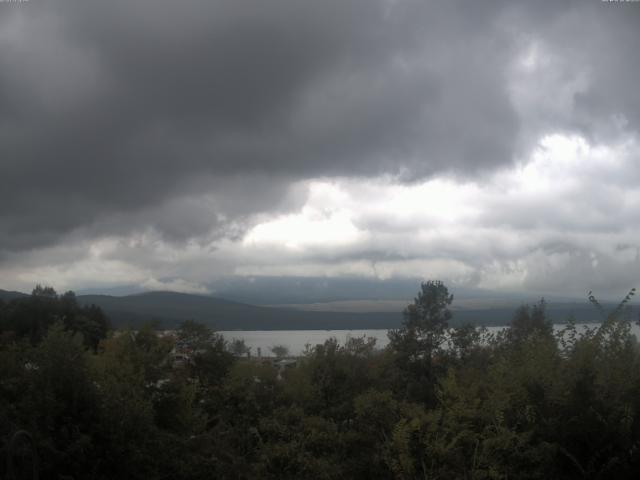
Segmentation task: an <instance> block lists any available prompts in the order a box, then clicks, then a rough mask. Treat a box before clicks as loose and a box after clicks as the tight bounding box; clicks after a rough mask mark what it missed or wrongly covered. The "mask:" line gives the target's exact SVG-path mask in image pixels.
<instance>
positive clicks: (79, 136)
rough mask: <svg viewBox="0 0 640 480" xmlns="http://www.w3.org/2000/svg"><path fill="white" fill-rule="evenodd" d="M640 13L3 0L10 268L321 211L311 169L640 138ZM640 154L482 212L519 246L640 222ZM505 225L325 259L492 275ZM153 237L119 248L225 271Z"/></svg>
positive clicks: (320, 174)
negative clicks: (556, 137)
mask: <svg viewBox="0 0 640 480" xmlns="http://www.w3.org/2000/svg"><path fill="white" fill-rule="evenodd" d="M638 25H640V8H638V6H637V5H635V4H633V3H629V4H624V3H615V4H610V3H608V2H592V3H586V2H578V1H575V2H557V1H548V2H546V1H545V2H536V3H535V6H534V5H533V4H530V3H524V2H506V1H491V2H463V1H432V2H423V1H419V0H406V1H395V0H328V1H323V2H301V1H299V0H274V1H271V2H268V4H265V3H264V2H259V1H257V0H250V1H247V2H238V1H237V0H218V1H200V0H192V1H183V2H175V1H166V0H161V1H153V2H152V1H149V0H129V1H124V0H113V1H109V2H98V1H86V2H82V3H78V2H71V1H66V0H60V1H57V2H43V1H38V0H31V1H30V2H28V3H18V4H14V3H0V220H1V221H0V262H8V263H7V264H10V265H16V261H17V260H16V259H17V258H20V252H26V251H29V250H32V249H41V248H47V247H50V248H53V249H55V248H56V246H58V245H60V244H62V243H64V242H70V243H72V244H73V246H72V247H70V248H71V250H69V251H73V252H77V249H79V248H81V247H78V245H82V244H84V243H83V242H85V243H86V242H89V243H90V242H91V240H92V239H100V238H108V237H114V238H119V239H126V238H127V236H135V235H150V236H151V237H153V238H155V236H157V237H158V241H161V242H167V243H169V244H174V245H177V244H187V243H189V242H195V243H196V244H198V245H201V246H203V248H205V250H207V249H211V248H215V247H213V246H212V245H213V244H215V243H216V242H222V241H223V240H225V241H226V240H229V239H230V241H237V240H238V239H240V238H242V236H243V235H244V233H245V232H246V231H247V230H248V229H249V228H250V227H251V226H252V225H253V224H255V223H256V222H258V221H260V220H263V219H265V218H267V217H269V216H273V215H275V214H278V213H283V212H287V211H294V210H297V209H299V208H300V207H301V206H302V205H304V204H305V201H306V199H307V198H306V196H307V192H306V190H305V183H304V182H305V181H307V180H310V179H314V178H338V177H340V178H354V177H357V178H374V177H379V176H383V175H387V176H391V177H392V178H394V179H395V181H397V182H400V183H404V184H415V183H417V182H420V181H422V180H424V179H425V178H430V177H433V176H436V177H437V176H443V175H446V176H448V178H456V179H463V180H464V181H468V182H471V183H475V184H477V185H488V183H487V182H489V183H490V182H491V181H493V180H491V178H493V177H492V175H494V174H495V172H496V171H500V170H501V169H509V168H510V167H512V166H513V165H514V164H516V163H517V162H523V161H524V160H526V159H528V158H529V155H530V152H531V149H532V148H533V146H535V145H537V144H538V142H539V140H540V138H541V137H542V136H544V135H547V134H552V133H558V132H564V133H567V134H571V133H575V134H578V135H580V136H583V137H584V138H585V139H587V140H588V141H590V142H593V143H594V144H601V145H605V146H606V145H608V144H609V143H616V144H619V143H620V142H622V141H624V140H625V139H633V138H634V137H635V138H636V139H637V136H638V133H639V132H640V90H639V89H638V88H637V78H638V74H639V73H640V57H638V55H637V50H638V47H640V30H639V29H638V28H637V27H638ZM637 152H638V149H637V148H635V149H634V148H632V149H630V150H629V153H628V155H629V158H627V159H626V160H625V165H627V167H628V168H627V169H626V170H625V171H621V170H620V169H611V170H610V171H607V170H606V169H602V168H600V169H598V170H597V171H596V172H595V173H596V174H597V177H593V178H589V177H588V174H589V172H586V173H585V172H582V173H579V167H576V168H575V171H569V170H564V171H562V173H563V174H568V175H573V174H574V173H575V176H576V178H577V179H578V180H577V182H578V184H577V186H576V187H575V188H574V189H568V190H564V191H561V192H555V193H554V194H553V195H550V196H549V197H548V198H547V199H539V198H527V197H526V196H520V197H517V198H514V199H511V200H510V202H509V203H508V204H505V203H504V201H503V197H504V195H503V194H502V193H501V192H500V187H501V186H499V185H493V186H492V187H491V188H494V187H495V188H494V190H493V191H494V192H495V194H494V195H489V196H488V197H486V198H485V199H484V202H485V203H484V204H483V206H484V207H485V208H484V210H483V212H482V214H481V215H480V216H479V217H478V218H476V219H474V220H473V222H475V224H472V226H475V227H477V228H479V229H482V228H494V229H504V230H505V231H506V233H504V235H503V237H504V238H506V237H508V236H509V235H510V233H509V231H518V232H520V231H526V230H531V231H539V230H551V231H553V232H554V235H562V234H567V235H568V234H570V233H571V234H573V233H576V234H577V233H582V234H585V235H586V234H592V233H593V232H601V233H602V232H609V233H611V232H613V233H615V232H619V231H621V230H623V229H624V225H625V224H627V225H628V224H630V223H634V222H637V208H636V206H637V199H635V197H634V198H632V199H629V198H628V196H626V195H625V192H627V190H628V189H630V188H632V186H633V185H634V184H635V183H637V180H638V179H639V178H640V169H639V168H638V167H637V165H639V164H640V163H639V162H638V161H637V160H638V159H637ZM634 155H635V157H634ZM594 192H596V193H597V194H599V196H601V197H604V200H599V201H595V200H594ZM422 220H423V221H428V219H427V220H425V219H424V218H423V219H422ZM355 222H356V224H357V226H358V227H359V228H360V227H362V228H364V229H371V230H372V231H376V232H386V233H388V234H389V235H390V236H391V237H392V238H396V237H394V235H397V234H399V233H400V232H405V233H407V234H410V232H412V231H414V230H415V228H414V225H412V223H411V222H412V220H411V219H408V220H405V219H402V218H399V217H397V216H393V215H388V213H385V212H383V213H379V212H371V213H370V214H368V216H367V215H365V216H363V217H362V218H358V219H355ZM149 232H151V233H149ZM552 236H553V235H552ZM498 237H499V235H498V234H496V236H495V237H493V236H492V237H491V241H487V242H486V243H483V242H482V241H480V240H478V241H479V243H480V244H481V245H483V246H484V247H486V248H484V249H482V248H476V249H473V250H471V249H469V248H468V245H467V244H466V243H464V242H462V244H460V245H458V244H456V243H455V242H450V243H449V244H447V245H446V248H445V247H443V249H442V250H441V251H439V252H433V253H432V254H429V255H423V254H420V253H419V250H420V249H421V248H423V244H422V243H420V242H417V243H416V244H415V245H413V244H412V242H410V241H408V242H406V245H405V247H406V248H397V246H396V245H392V244H389V243H385V241H383V240H379V239H378V240H375V241H372V242H370V243H369V244H367V245H364V246H363V247H362V248H360V247H353V249H351V250H350V249H344V250H340V248H336V250H335V252H334V253H327V252H324V251H318V252H311V253H309V254H308V255H307V256H306V257H305V258H307V259H308V260H309V261H313V262H318V263H323V262H324V263H330V262H343V261H355V262H359V261H362V262H365V263H366V262H370V263H376V262H384V261H387V262H392V261H393V262H402V261H418V260H421V259H424V258H427V259H428V260H431V259H437V258H442V257H447V258H450V259H454V260H456V259H457V260H459V261H460V262H462V263H464V264H465V265H469V266H470V268H472V269H475V271H481V270H482V269H484V268H485V266H486V265H487V264H490V263H491V261H492V259H494V258H495V259H499V260H505V261H510V260H511V259H513V258H515V257H514V256H513V255H511V253H510V252H509V248H510V247H505V248H504V249H502V250H501V249H500V248H497V247H496V246H495V243H496V242H498V243H499V240H497V239H498ZM536 238H538V239H539V240H540V242H542V243H544V242H546V241H548V240H549V236H545V235H537V236H536ZM122 241H123V242H125V241H124V240H122ZM393 241H394V242H396V243H397V241H396V240H393ZM492 242H493V243H492ZM125 243H126V242H125ZM505 243H506V244H508V242H507V241H505ZM577 243H579V242H577ZM147 247H148V245H147V244H144V242H143V243H142V246H141V247H139V248H133V247H130V246H126V247H123V246H121V248H120V249H116V251H114V252H112V253H110V254H105V258H107V259H120V260H122V261H125V262H128V264H131V265H136V266H137V267H139V269H140V270H141V271H142V270H145V269H148V270H149V271H153V270H154V269H160V270H162V272H161V276H164V277H167V278H174V277H175V278H177V277H178V276H180V275H182V276H188V275H185V271H186V270H185V269H186V267H185V265H189V268H191V269H193V270H191V272H198V273H197V274H196V273H194V276H195V277H198V281H201V280H204V273H202V272H204V271H205V270H206V269H207V268H211V266H210V265H208V264H207V265H206V266H202V258H201V257H197V258H194V259H188V260H186V259H185V260H183V261H184V262H185V263H183V264H182V265H183V266H182V267H181V268H182V271H181V272H178V271H177V268H176V267H174V266H169V267H166V266H164V265H165V263H164V262H163V261H158V259H157V258H156V256H155V255H156V254H157V252H151V251H150V252H148V253H147V254H146V255H145V254H143V253H142V250H144V248H147ZM574 247H575V248H578V249H579V248H582V247H581V246H579V245H578V246H576V245H574ZM527 248H529V249H530V250H529V253H530V252H532V251H546V250H544V248H546V247H543V246H541V244H540V245H535V244H533V243H532V244H531V245H528V246H527ZM584 248H586V247H584ZM320 250H321V249H320ZM505 250H506V251H507V253H504V251H505ZM45 251H51V250H45ZM207 251H208V250H207ZM585 251H586V250H585ZM501 252H502V253H501ZM529 253H528V254H529ZM518 254H519V255H524V254H523V253H522V251H519V253H518ZM528 254H527V255H528ZM265 255H268V253H266V254H265ZM25 257H26V255H25ZM36 257H37V258H40V257H39V256H38V255H36ZM301 257H304V255H301ZM580 258H582V257H580ZM585 258H586V257H585ZM33 261H35V260H33ZM216 261H217V262H219V263H218V264H219V265H224V269H226V271H232V270H233V261H231V260H229V259H218V260H216ZM189 262H191V263H189ZM576 262H577V261H576ZM257 263H259V262H257ZM574 263H575V262H574ZM578 263H580V262H577V263H575V264H576V265H577V264H578ZM605 263H606V262H604V260H603V263H601V265H604V264H605ZM612 264H613V263H612ZM571 265H574V264H571ZM572 268H573V267H572ZM576 268H577V267H576ZM602 268H604V267H602ZM570 270H571V269H570ZM574 270H575V269H574ZM571 271H573V270H571ZM575 272H577V273H576V275H581V274H582V273H583V272H582V271H581V270H579V269H577V270H575ZM581 272H582V273H581ZM141 275H142V274H141ZM531 275H533V273H532V274H531ZM476 276H477V275H476ZM158 278H160V277H158ZM474 278H475V277H474ZM531 278H533V277H531ZM541 278H542V277H541ZM528 281H529V282H530V284H531V285H536V282H535V281H534V280H531V279H529V280H528Z"/></svg>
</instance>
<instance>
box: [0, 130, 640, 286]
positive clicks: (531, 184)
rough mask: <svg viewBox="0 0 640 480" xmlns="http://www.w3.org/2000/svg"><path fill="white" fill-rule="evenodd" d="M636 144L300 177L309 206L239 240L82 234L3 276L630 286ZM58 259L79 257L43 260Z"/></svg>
mask: <svg viewBox="0 0 640 480" xmlns="http://www.w3.org/2000/svg"><path fill="white" fill-rule="evenodd" d="M638 152H639V149H638V147H637V144H636V143H635V140H634V139H625V141H624V142H621V143H620V144H616V145H592V144H590V143H589V142H588V141H587V140H586V139H585V138H583V137H580V136H577V135H560V134H554V135H548V136H545V137H543V138H541V139H540V141H539V142H538V144H537V146H536V147H535V148H534V149H533V150H532V152H531V154H530V156H529V157H528V158H527V159H526V161H521V162H519V163H517V164H515V165H514V166H513V167H511V168H509V169H502V170H500V171H497V172H496V173H494V174H492V175H490V176H487V177H485V178H484V179H483V180H482V181H475V182H471V181H461V180H458V179H456V178H454V177H434V178H431V179H428V180H426V181H423V182H419V183H413V184H402V183H400V182H398V181H397V180H396V179H395V178H394V177H390V176H384V177H379V178H375V179H366V178H346V177H341V178H323V179H317V180H311V181H306V182H304V183H302V184H301V185H302V188H305V189H306V190H307V196H306V200H305V201H304V202H303V204H302V205H301V206H300V207H299V209H296V210H294V211H291V212H290V213H287V214H281V215H278V216H274V217H271V218H269V217H268V216H265V215H264V214H263V215H260V216H256V217H255V220H254V222H255V223H253V224H252V225H250V226H249V228H247V229H246V231H245V233H244V235H242V236H241V237H240V238H238V239H235V240H234V239H231V238H222V239H216V238H215V236H207V235H205V236H203V237H196V238H193V239H190V240H188V241H185V242H182V243H180V242H179V243H176V242H172V241H169V240H167V239H166V238H164V237H163V236H162V235H161V234H160V233H158V232H156V231H154V230H149V229H143V230H141V231H139V232H137V233H134V234H130V235H123V236H119V237H118V236H109V237H104V238H102V239H98V240H95V241H92V242H90V243H88V244H83V243H80V244H77V245H75V244H73V242H71V243H70V245H69V247H68V248H69V252H68V253H65V250H64V249H62V250H60V248H61V247H57V248H58V250H57V251H47V250H43V251H42V252H41V253H39V254H37V253H34V255H35V257H34V261H33V264H34V267H33V268H25V264H24V262H23V263H22V264H21V265H20V269H19V271H18V268H17V267H16V268H15V270H12V268H11V266H10V265H9V266H6V267H5V268H4V269H3V270H1V271H0V274H3V275H8V276H14V277H15V278H18V279H19V281H20V282H22V283H21V285H22V284H24V285H25V287H23V288H30V287H31V286H32V285H33V284H35V283H37V282H45V283H50V284H53V285H56V286H57V287H58V288H59V289H67V288H79V287H81V288H86V287H91V286H99V285H105V286H109V285H113V286H115V285H119V284H120V285H122V284H135V285H139V286H140V287H142V288H144V289H147V290H174V291H181V292H189V293H207V292H208V291H209V289H208V287H207V282H209V281H210V280H211V278H212V277H215V276H220V275H225V274H235V275H275V276H278V275H296V276H328V277H333V276H341V275H356V276H362V277H376V278H380V279H386V278H391V277H403V276H420V277H424V278H442V279H445V280H446V281H448V282H450V283H452V285H453V286H455V285H465V286H475V287H482V288H489V289H501V290H523V289H529V290H536V291H545V290H546V291H554V292H555V293H560V292H566V293H579V294H582V293H584V290H585V289H589V288H594V289H599V290H600V291H603V290H605V289H609V288H615V287H616V286H618V285H619V286H620V287H619V288H622V287H624V288H626V287H628V286H629V285H634V284H637V283H638V280H639V279H638V272H640V259H639V256H640V255H639V254H638V251H640V244H639V243H638V238H640V227H639V226H640V188H638V187H637V186H634V187H632V188H629V187H625V188H621V187H619V185H620V183H621V182H628V181H629V176H630V175H634V174H635V175H637V172H636V170H635V168H636V167H635V165H634V163H633V161H634V159H635V158H637V155H638ZM634 172H636V173H634ZM614 179H617V180H615V181H614ZM612 202H613V204H614V206H613V208H612ZM83 249H84V252H85V254H84V257H83V258H80V259H77V258H76V257H77V256H78V255H77V252H79V251H83ZM56 257H59V258H76V259H75V260H74V261H68V262H66V261H65V262H61V263H59V264H51V263H49V264H47V266H42V265H41V264H40V262H39V260H38V258H56ZM102 279H108V281H104V280H102ZM21 285H18V287H21Z"/></svg>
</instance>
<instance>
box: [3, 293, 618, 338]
mask: <svg viewBox="0 0 640 480" xmlns="http://www.w3.org/2000/svg"><path fill="white" fill-rule="evenodd" d="M26 296H27V295H26V294H24V293H20V292H8V291H5V290H0V299H2V300H4V301H9V300H11V299H14V298H21V297H26ZM77 300H78V303H80V304H81V305H91V304H95V305H97V306H99V307H100V308H102V310H103V311H104V312H105V313H106V314H107V316H108V317H109V319H110V320H111V323H112V325H113V326H114V327H116V328H117V327H123V326H132V327H136V326H140V325H142V324H143V323H146V322H149V321H156V322H158V326H159V327H161V328H174V327H176V326H177V325H178V324H179V323H180V322H182V321H183V320H196V321H198V322H202V323H204V324H206V325H208V326H210V327H212V328H214V329H217V330H329V329H332V330H333V329H336V330H339V329H375V328H397V327H398V326H399V325H400V324H401V322H402V313H401V310H402V309H401V308H400V309H399V310H398V311H397V312H389V311H386V312H380V311H378V312H376V311H374V312H336V311H309V310H305V306H304V305H301V306H300V308H296V309H293V308H284V307H266V306H256V305H250V304H247V303H240V302H233V301H230V300H224V299H220V298H216V297H212V296H205V295H193V294H186V293H175V292H148V293H141V294H136V295H128V296H110V295H79V296H78V297H77ZM531 303H533V302H531ZM454 305H455V301H454ZM517 306H518V305H517V304H514V305H504V306H501V307H490V308H486V307H483V308H478V307H464V308H456V309H454V310H453V318H452V320H451V324H452V325H453V326H456V325H462V324H465V323H471V324H474V325H508V324H509V322H510V321H511V319H512V318H513V314H514V311H515V309H516V308H517ZM605 307H608V306H607V304H605ZM547 311H548V314H549V317H550V318H551V319H552V320H553V321H554V322H556V323H562V322H564V321H566V320H567V319H568V318H569V316H571V315H573V316H574V317H575V319H576V321H578V322H597V321H599V320H600V318H599V316H598V312H597V311H596V310H595V309H594V308H592V306H591V305H589V303H588V302H586V301H585V302H582V303H569V302H565V303H550V304H549V305H548V310H547Z"/></svg>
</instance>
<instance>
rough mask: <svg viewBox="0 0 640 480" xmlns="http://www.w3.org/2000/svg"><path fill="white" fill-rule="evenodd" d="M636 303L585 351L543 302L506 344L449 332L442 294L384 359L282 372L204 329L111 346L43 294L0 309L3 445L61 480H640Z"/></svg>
mask: <svg viewBox="0 0 640 480" xmlns="http://www.w3.org/2000/svg"><path fill="white" fill-rule="evenodd" d="M629 299H630V296H628V297H627V298H626V299H625V301H623V304H622V306H621V308H618V309H616V310H615V311H614V312H613V314H612V315H609V316H607V315H606V314H605V319H604V321H603V323H602V324H601V325H599V326H594V327H593V328H591V329H590V330H588V331H586V332H584V333H582V332H579V331H578V328H577V327H576V326H575V325H574V324H573V323H571V322H570V323H568V324H567V325H566V327H565V328H564V329H563V331H561V332H556V333H554V331H553V329H552V328H551V323H550V321H549V319H548V318H547V316H546V312H545V304H544V302H543V301H542V302H540V303H539V304H537V305H534V306H532V307H529V306H523V307H522V308H520V309H518V311H517V312H516V313H515V315H514V319H513V324H512V327H511V328H509V329H507V330H505V331H504V332H502V333H501V334H498V335H491V334H489V333H488V332H487V331H486V330H482V329H477V328H474V327H472V326H466V327H462V328H457V329H449V328H448V322H449V320H450V319H451V312H450V310H449V306H450V304H451V302H452V300H453V298H452V296H451V295H450V294H449V292H448V289H447V288H446V286H445V285H443V284H442V283H440V282H427V283H425V284H423V285H422V286H421V290H420V292H419V293H418V296H417V298H416V299H415V301H414V303H413V304H412V305H410V306H409V307H407V309H406V311H405V323H404V325H403V327H402V328H400V329H399V330H397V331H394V332H391V333H390V344H389V346H388V347H387V348H385V349H383V350H378V349H376V346H375V342H374V341H373V339H368V338H351V339H350V340H349V341H347V342H346V344H344V345H340V344H338V342H336V341H335V340H333V339H332V340H328V341H326V342H325V343H324V344H321V345H316V346H310V347H309V348H308V349H307V352H306V353H305V354H304V355H303V356H302V357H301V358H299V359H297V362H296V363H291V364H290V365H289V366H287V367H286V368H285V367H284V366H283V365H284V364H283V363H276V362H275V361H273V360H266V359H257V358H255V357H250V356H249V352H248V349H247V348H246V346H245V345H244V344H240V343H237V344H233V345H228V344H227V343H226V341H225V340H224V339H223V338H222V337H221V336H219V335H217V334H215V333H214V332H211V331H210V330H209V329H208V328H206V327H204V326H203V325H200V324H198V323H195V322H185V323H183V325H182V327H181V329H180V330H179V331H178V332H177V334H176V335H174V336H163V335H160V334H159V333H158V332H157V331H155V330H154V329H153V328H151V327H150V326H149V327H145V328H142V329H139V330H138V331H135V332H134V331H118V332H109V333H107V324H106V319H105V318H104V316H103V315H102V314H101V312H100V311H99V309H95V308H79V307H78V306H77V305H76V304H75V302H74V297H73V295H72V294H65V295H62V296H58V295H56V294H55V292H53V290H51V289H46V288H45V289H43V288H39V289H36V290H35V291H34V294H33V295H32V296H31V297H29V298H27V299H20V300H14V301H12V302H9V303H5V304H0V333H1V337H0V338H1V340H0V442H6V441H7V439H8V438H9V437H10V435H11V433H12V432H15V431H16V430H19V429H23V430H27V431H29V432H31V434H32V436H33V438H34V440H35V443H36V445H37V449H38V453H39V456H40V460H41V462H40V472H41V478H56V479H57V478H74V479H111V478H119V479H211V478H221V479H244V478H251V479H254V478H266V479H270V478H273V479H287V478H289V479H300V478H308V479H332V478H345V479H347V478H362V479H387V478H397V479H414V478H429V479H436V478H440V479H449V478H461V479H520V478H522V479H529V478H530V479H536V478H559V479H569V478H589V479H595V478H616V479H625V478H637V476H638V474H639V473H640V449H639V447H640V350H639V347H638V343H637V341H636V339H635V337H633V336H632V335H631V333H630V323H629V317H628V315H626V313H627V309H626V308H624V307H625V304H626V302H627V301H628V300H629ZM592 302H594V304H595V305H596V306H597V305H598V304H597V301H596V300H595V299H594V298H592ZM280 353H282V355H281V356H284V355H286V352H280ZM0 448H6V445H3V444H0ZM2 468H4V467H0V477H3V476H4V472H2Z"/></svg>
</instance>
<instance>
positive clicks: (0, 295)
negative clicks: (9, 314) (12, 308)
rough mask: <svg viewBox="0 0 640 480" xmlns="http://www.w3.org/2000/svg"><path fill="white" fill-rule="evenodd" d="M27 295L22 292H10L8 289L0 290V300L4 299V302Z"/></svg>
mask: <svg viewBox="0 0 640 480" xmlns="http://www.w3.org/2000/svg"><path fill="white" fill-rule="evenodd" d="M28 296H29V295H28V294H26V293H22V292H12V291H9V290H0V300H4V301H5V302H7V301H9V300H13V299H14V298H23V297H28Z"/></svg>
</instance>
